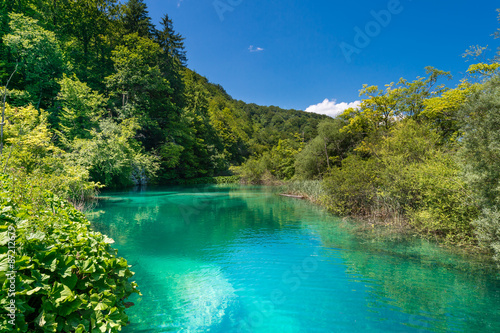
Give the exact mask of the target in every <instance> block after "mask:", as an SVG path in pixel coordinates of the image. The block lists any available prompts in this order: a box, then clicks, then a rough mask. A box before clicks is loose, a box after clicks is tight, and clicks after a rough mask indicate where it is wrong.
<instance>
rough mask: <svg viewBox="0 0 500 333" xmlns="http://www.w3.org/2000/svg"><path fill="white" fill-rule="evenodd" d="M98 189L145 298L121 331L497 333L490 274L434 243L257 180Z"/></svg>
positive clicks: (485, 266) (106, 226)
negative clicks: (392, 233)
mask: <svg viewBox="0 0 500 333" xmlns="http://www.w3.org/2000/svg"><path fill="white" fill-rule="evenodd" d="M105 196H106V197H107V198H108V200H103V201H101V203H100V205H99V206H98V207H97V208H96V210H95V211H94V212H92V213H91V214H89V218H90V219H91V221H93V226H94V229H96V230H98V231H101V232H103V233H106V234H107V235H108V236H110V237H111V238H113V239H114V240H115V241H116V243H115V244H114V246H115V247H116V248H117V249H118V250H119V255H120V256H123V257H125V258H126V259H127V260H128V262H129V264H131V265H133V267H132V270H133V271H135V272H136V275H135V276H134V279H135V280H136V281H137V283H138V284H139V287H140V290H141V292H142V294H143V296H141V297H139V296H133V297H132V298H131V299H130V300H131V301H133V302H134V303H135V306H134V307H132V308H130V309H128V310H127V313H128V315H129V317H130V322H131V324H130V325H129V326H127V327H125V328H124V329H123V332H283V333H287V332H500V277H499V276H498V273H497V272H498V270H497V269H496V268H495V267H494V266H493V265H491V264H490V263H480V264H478V263H477V261H476V260H471V258H467V257H465V258H464V256H463V255H458V254H453V253H450V252H449V251H446V250H444V249H442V248H439V247H438V246H436V245H435V244H432V243H429V242H426V241H421V240H404V241H403V240H390V239H387V238H386V239H380V238H373V237H367V236H366V235H363V234H360V233H359V232H355V230H354V228H353V226H352V225H349V224H348V223H347V222H343V221H341V220H340V219H338V218H336V217H333V216H332V215H330V214H328V213H326V212H325V211H324V210H322V209H321V208H318V207H315V206H314V205H312V204H310V203H308V202H306V201H301V200H296V199H291V198H285V197H280V196H277V195H276V194H275V193H273V192H272V190H271V189H270V188H266V187H244V186H230V187H228V186H198V187H178V188H174V187H168V188H153V189H148V190H145V191H128V192H120V193H106V194H105Z"/></svg>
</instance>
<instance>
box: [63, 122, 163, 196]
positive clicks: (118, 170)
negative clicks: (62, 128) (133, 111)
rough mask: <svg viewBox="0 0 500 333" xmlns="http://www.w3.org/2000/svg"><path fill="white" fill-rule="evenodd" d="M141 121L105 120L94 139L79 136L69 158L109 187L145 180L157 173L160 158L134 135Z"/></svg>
mask: <svg viewBox="0 0 500 333" xmlns="http://www.w3.org/2000/svg"><path fill="white" fill-rule="evenodd" d="M138 128H139V127H138V125H137V123H136V122H135V120H134V119H126V120H124V121H123V122H121V123H116V122H115V121H113V120H111V119H107V120H102V121H101V122H100V123H99V130H92V131H91V134H92V138H91V139H76V140H75V141H74V142H73V143H72V147H71V148H72V149H73V151H72V152H71V154H70V159H71V160H72V162H73V164H74V165H77V166H82V167H84V168H85V169H87V170H88V171H89V174H90V178H91V179H92V180H93V181H96V182H99V183H101V184H104V185H106V186H108V187H126V186H131V185H134V184H135V185H138V184H145V183H146V182H147V181H148V180H151V179H152V178H154V177H155V176H156V172H157V171H158V169H159V163H158V160H159V158H158V157H157V156H155V155H152V154H149V153H145V152H144V150H143V148H142V146H141V145H140V143H139V142H137V141H136V140H135V139H134V136H135V135H136V131H137V130H138Z"/></svg>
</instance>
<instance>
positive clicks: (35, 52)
mask: <svg viewBox="0 0 500 333" xmlns="http://www.w3.org/2000/svg"><path fill="white" fill-rule="evenodd" d="M9 17H10V22H9V26H10V29H11V33H10V34H8V35H6V36H5V37H4V42H5V44H6V45H7V46H8V47H9V48H10V51H11V53H12V54H13V55H14V57H15V58H16V59H19V61H20V63H21V65H22V66H21V71H20V72H21V74H22V76H23V81H24V84H25V88H26V90H27V91H28V92H29V93H30V94H31V96H32V97H33V99H34V100H33V101H32V102H33V103H34V105H36V106H37V108H39V107H46V106H48V105H50V103H51V102H52V99H53V98H54V97H55V95H56V94H57V89H58V87H57V83H56V82H55V81H54V78H58V77H61V76H62V73H63V70H64V62H63V53H62V50H61V48H60V47H59V41H58V40H57V38H56V35H55V34H54V33H53V32H51V31H47V30H45V29H43V28H42V27H40V26H39V25H38V21H37V20H34V19H32V18H29V17H26V16H24V15H22V14H15V13H11V14H10V15H9Z"/></svg>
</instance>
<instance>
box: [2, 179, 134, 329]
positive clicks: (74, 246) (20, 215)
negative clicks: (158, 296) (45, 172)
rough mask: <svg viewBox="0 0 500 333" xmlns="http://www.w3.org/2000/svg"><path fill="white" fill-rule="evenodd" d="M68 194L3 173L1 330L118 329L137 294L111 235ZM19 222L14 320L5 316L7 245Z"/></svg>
mask: <svg viewBox="0 0 500 333" xmlns="http://www.w3.org/2000/svg"><path fill="white" fill-rule="evenodd" d="M89 224H90V223H89V222H88V221H87V220H86V219H85V217H84V215H83V214H82V213H81V212H79V211H77V210H76V209H75V208H74V207H73V206H72V205H71V204H69V203H68V202H67V201H64V200H61V199H59V198H58V197H57V196H55V195H54V194H52V193H51V192H49V191H47V190H45V189H42V188H40V187H37V186H33V184H31V183H30V182H29V181H25V180H22V179H18V178H15V177H9V176H6V175H2V174H0V247H1V250H2V251H1V254H0V284H1V285H2V289H1V291H0V296H1V297H0V298H1V301H0V314H1V318H2V321H0V331H2V332H6V331H11V329H13V328H14V329H13V330H12V331H13V332H117V331H119V330H120V329H121V327H122V326H123V325H126V324H127V322H128V318H127V315H126V314H125V308H126V307H128V306H129V305H131V304H129V303H126V299H127V297H129V296H130V295H131V294H132V293H138V290H137V285H136V284H135V283H134V282H130V281H129V278H131V277H132V276H133V273H132V272H131V271H130V270H129V267H130V266H129V265H128V264H127V261H126V260H125V259H123V258H120V257H117V255H116V250H114V249H113V248H112V247H111V246H110V244H111V243H112V242H113V241H112V240H111V239H109V238H107V237H106V236H104V235H102V234H100V233H98V232H92V231H90V229H89ZM13 229H15V235H16V236H15V251H16V256H15V260H16V261H15V270H16V271H17V273H16V279H15V286H16V290H17V292H16V296H15V299H16V309H17V312H16V319H15V320H16V321H15V327H13V326H12V325H11V324H10V323H8V320H10V318H9V317H7V307H6V306H7V305H8V302H9V299H10V298H9V297H8V290H9V286H10V283H11V281H10V280H8V277H10V275H9V276H7V274H6V273H7V272H8V271H9V270H11V269H10V267H9V265H8V264H9V262H8V260H9V257H8V252H7V245H8V242H9V240H10V237H11V234H9V233H8V232H9V231H12V230H13Z"/></svg>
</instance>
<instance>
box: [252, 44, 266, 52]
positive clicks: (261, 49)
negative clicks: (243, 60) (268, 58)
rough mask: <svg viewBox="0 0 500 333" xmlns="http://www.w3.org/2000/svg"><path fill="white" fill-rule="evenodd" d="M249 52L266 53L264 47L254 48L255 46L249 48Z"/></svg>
mask: <svg viewBox="0 0 500 333" xmlns="http://www.w3.org/2000/svg"><path fill="white" fill-rule="evenodd" d="M248 51H250V52H261V51H264V49H263V48H262V47H254V46H253V45H250V47H249V48H248Z"/></svg>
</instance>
